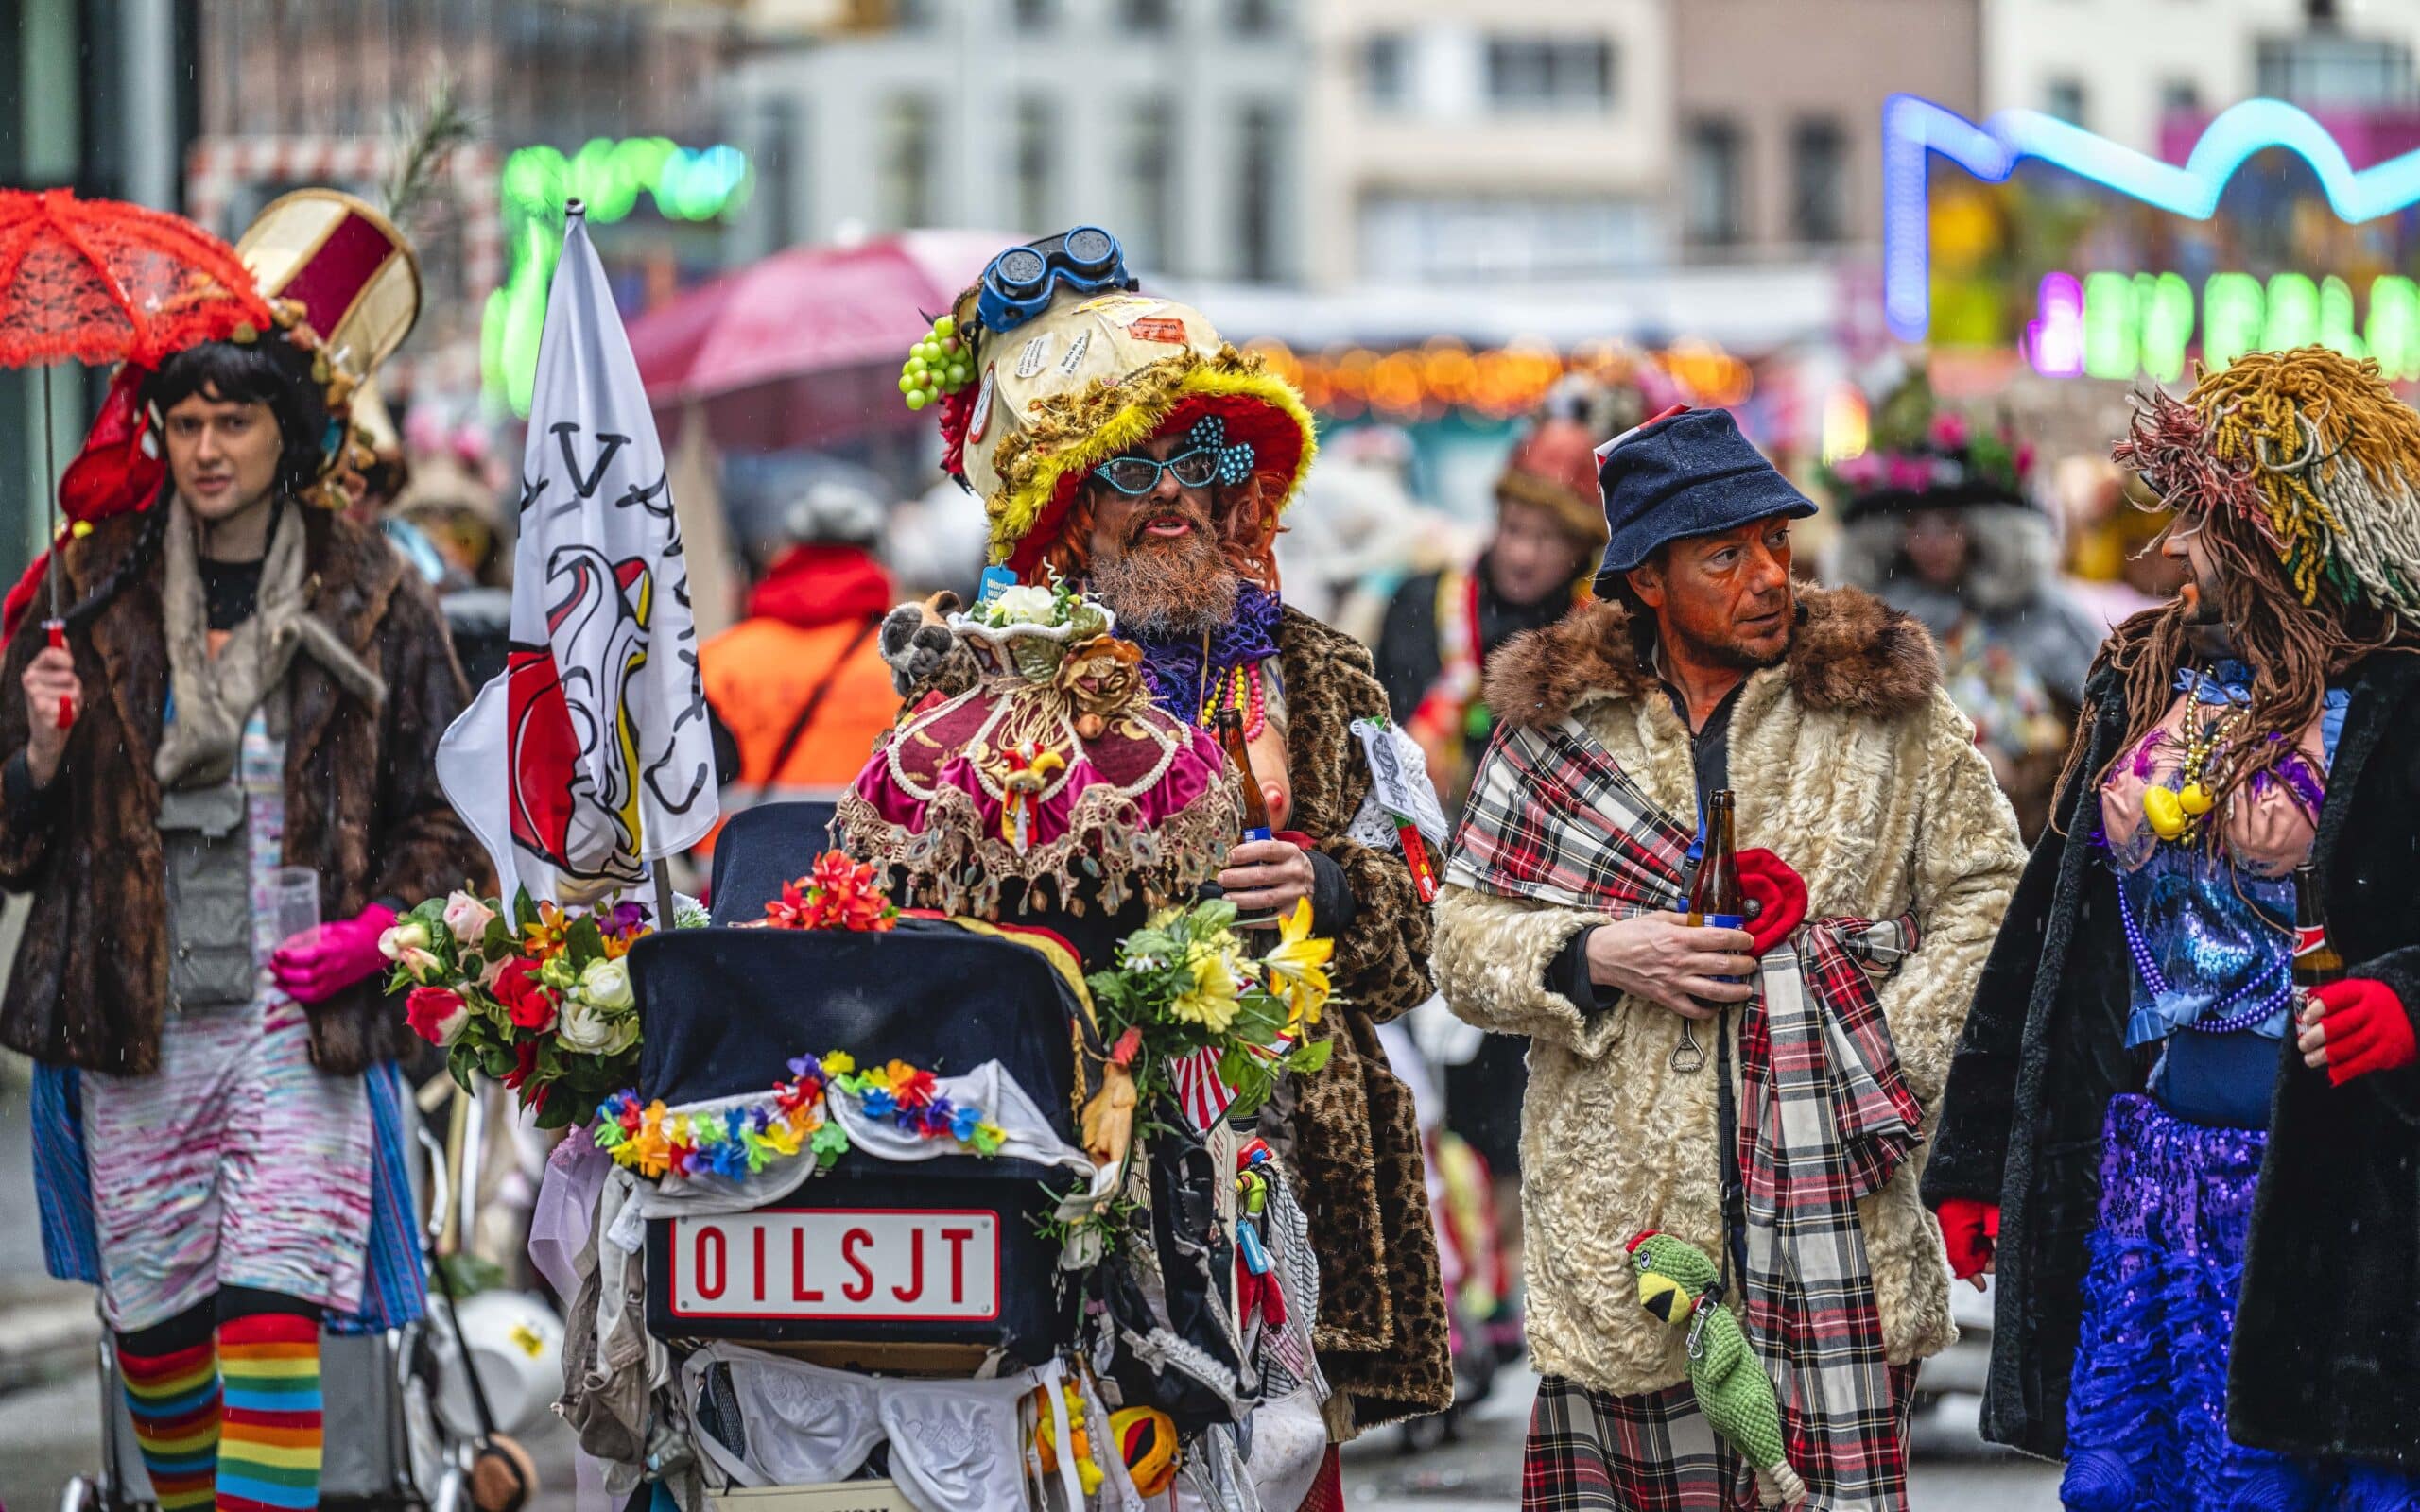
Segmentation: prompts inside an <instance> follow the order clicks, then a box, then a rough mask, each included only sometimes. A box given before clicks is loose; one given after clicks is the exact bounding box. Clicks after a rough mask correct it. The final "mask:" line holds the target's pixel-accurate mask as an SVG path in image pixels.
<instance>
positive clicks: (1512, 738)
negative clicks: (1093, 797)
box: [1446, 718, 1922, 1508]
mask: <svg viewBox="0 0 2420 1512" xmlns="http://www.w3.org/2000/svg"><path fill="white" fill-rule="evenodd" d="M1693 833H1694V832H1693V830H1692V828H1691V827H1689V826H1685V825H1683V824H1682V823H1680V822H1679V821H1678V820H1677V819H1675V818H1673V817H1672V816H1670V815H1668V814H1666V813H1665V812H1664V811H1663V810H1661V809H1660V808H1658V807H1657V806H1656V805H1655V803H1654V801H1653V800H1652V799H1649V798H1648V797H1647V795H1646V794H1645V793H1644V792H1643V791H1641V790H1640V788H1639V787H1638V785H1637V783H1636V782H1634V781H1633V780H1632V779H1631V777H1630V775H1629V774H1628V773H1627V772H1624V771H1623V770H1622V768H1621V765H1620V764H1619V763H1618V762H1616V760H1615V759H1614V756H1613V753H1612V752H1610V751H1608V750H1606V749H1605V748H1604V747H1602V746H1601V745H1599V744H1598V742H1597V741H1596V740H1595V739H1593V738H1592V737H1590V736H1589V735H1588V733H1587V732H1586V731H1585V730H1583V729H1582V728H1581V726H1580V725H1579V724H1578V723H1577V722H1575V721H1573V720H1570V719H1567V718H1566V719H1564V720H1563V721H1562V722H1560V723H1558V724H1555V725H1551V726H1547V727H1545V728H1542V729H1526V730H1511V729H1507V730H1501V731H1499V732H1498V734H1497V736H1496V739H1495V744H1494V745H1493V746H1492V747H1490V749H1489V751H1488V753H1487V757H1486V759H1485V760H1484V762H1483V763H1482V764H1481V765H1480V768H1479V772H1478V777H1477V779H1476V780H1475V782H1474V783H1473V785H1472V789H1471V795H1470V799H1469V801H1468V802H1467V803H1466V804H1465V805H1464V807H1463V810H1462V819H1461V826H1460V828H1459V829H1457V830H1456V832H1455V834H1454V845H1453V854H1452V857H1451V859H1450V860H1449V862H1448V864H1447V868H1446V877H1447V879H1448V880H1449V881H1451V882H1454V883H1456V884H1458V885H1461V886H1464V887H1469V888H1472V889H1474V890H1476V891H1479V892H1486V893H1493V894H1495V895H1497V896H1501V897H1511V898H1530V899H1536V900H1538V901H1541V902H1550V903H1555V904H1558V905H1560V906H1563V907H1568V908H1582V909H1587V910H1589V911H1591V912H1599V913H1607V914H1611V915H1613V916H1614V917H1616V918H1617V919H1626V918H1631V917H1634V916H1635V915H1638V914H1642V913H1648V912H1651V911H1653V910H1656V909H1663V908H1679V907H1684V906H1685V903H1684V902H1683V900H1684V899H1685V897H1686V894H1687V867H1688V860H1687V856H1688V849H1689V842H1690V839H1691V838H1692V835H1693ZM1915 948H1916V926H1915V920H1914V919H1912V918H1905V917H1903V918H1900V919H1892V920H1888V921H1884V922H1879V923H1876V922H1873V921H1869V920H1866V919H1817V920H1813V921H1810V922H1809V923H1808V924H1806V926H1805V927H1803V928H1802V929H1801V930H1800V931H1799V932H1798V934H1797V935H1796V936H1795V937H1794V938H1793V939H1792V940H1790V941H1789V942H1787V943H1785V944H1782V945H1779V946H1776V947H1774V949H1772V951H1771V952H1769V953H1767V954H1766V955H1765V956H1764V958H1763V959H1762V960H1761V961H1760V962H1759V963H1758V967H1757V973H1756V981H1755V984H1754V985H1755V996H1754V997H1753V998H1751V999H1750V1001H1749V1003H1748V1004H1747V1005H1746V1012H1745V1013H1744V1014H1743V1015H1742V1016H1741V1022H1740V1026H1739V1040H1738V1043H1739V1084H1740V1087H1739V1091H1740V1095H1739V1104H1740V1109H1741V1111H1740V1121H1741V1125H1742V1126H1741V1128H1740V1130H1739V1135H1740V1138H1739V1147H1738V1151H1737V1158H1738V1160H1739V1161H1740V1165H1741V1176H1742V1179H1743V1181H1744V1183H1745V1186H1746V1210H1747V1230H1748V1231H1747V1235H1746V1240H1747V1243H1746V1252H1747V1257H1748V1258H1747V1274H1746V1275H1745V1277H1743V1278H1742V1281H1743V1282H1744V1284H1742V1285H1741V1287H1740V1291H1741V1294H1742V1296H1741V1300H1742V1302H1743V1304H1744V1314H1745V1316H1744V1319H1743V1321H1744V1323H1745V1325H1746V1327H1747V1331H1748V1336H1749V1338H1750V1340H1751V1341H1752V1342H1753V1343H1754V1344H1755V1349H1756V1351H1757V1354H1758V1356H1759V1357H1760V1358H1761V1359H1762V1360H1763V1361H1764V1363H1765V1367H1766V1370H1767V1372H1768V1373H1769V1374H1771V1375H1772V1378H1773V1385H1774V1388H1775V1390H1776V1392H1777V1394H1778V1395H1779V1397H1780V1399H1781V1409H1782V1426H1783V1434H1784V1437H1785V1439H1786V1441H1787V1443H1788V1448H1789V1463H1790V1465H1791V1467H1792V1468H1793V1469H1796V1470H1797V1471H1798V1473H1799V1475H1800V1476H1801V1477H1802V1478H1803V1479H1804V1480H1805V1481H1806V1484H1807V1486H1808V1488H1809V1490H1810V1491H1811V1492H1812V1493H1813V1496H1812V1500H1811V1503H1810V1505H1813V1506H1815V1507H1819V1508H1832V1507H1858V1508H1863V1507H1875V1508H1898V1507H1902V1506H1904V1505H1905V1503H1906V1486H1907V1446H1906V1415H1905V1412H1904V1410H1903V1409H1904V1405H1905V1403H1904V1400H1902V1399H1903V1398H1904V1392H1903V1391H1894V1390H1893V1379H1892V1374H1891V1371H1890V1368H1889V1363H1888V1360H1887V1358H1886V1355H1885V1351H1884V1348H1883V1340H1882V1316H1881V1311H1880V1309H1879V1307H1878V1305H1877V1304H1876V1299H1875V1288H1874V1275H1873V1268H1872V1266H1871V1265H1870V1264H1869V1263H1868V1262H1867V1259H1866V1251H1865V1233H1864V1229H1863V1228H1862V1227H1861V1226H1860V1225H1859V1223H1858V1215H1857V1199H1858V1198H1859V1197H1862V1196H1866V1195H1868V1194H1872V1193H1874V1192H1876V1191H1877V1190H1878V1189H1879V1188H1880V1187H1881V1186H1882V1184H1883V1183H1884V1182H1885V1181H1887V1180H1889V1179H1890V1177H1891V1174H1892V1173H1893V1171H1895V1170H1896V1169H1898V1166H1899V1164H1900V1162H1901V1161H1902V1160H1906V1159H1907V1157H1908V1155H1909V1154H1910V1152H1911V1151H1912V1150H1913V1149H1914V1148H1915V1145H1916V1143H1917V1141H1918V1140H1919V1139H1920V1138H1921V1137H1922V1136H1921V1121H1922V1109H1921V1108H1919V1107H1918V1106H1917V1103H1916V1099H1915V1096H1914V1094H1913V1093H1911V1092H1910V1091H1909V1090H1908V1087H1907V1083H1906V1081H1905V1079H1904V1078H1903V1077H1902V1076H1901V1074H1900V1072H1899V1061H1898V1052H1897V1051H1896V1049H1895V1048H1894V1047H1893V1045H1892V1042H1891V1036H1890V1031H1889V1029H1888V1028H1887V1027H1886V1026H1885V1024H1884V1022H1883V1018H1882V1009H1881V1004H1880V1001H1879V998H1878V997H1877V994H1876V987H1877V984H1878V982H1879V980H1880V979H1881V978H1882V977H1884V976H1887V975H1888V974H1889V973H1890V972H1891V971H1893V970H1894V969H1895V968H1896V967H1897V965H1898V963H1899V962H1900V960H1901V959H1902V958H1904V957H1905V956H1906V955H1907V954H1910V953H1911V952H1912V951H1913V950H1914V949H1915ZM1685 1397H1686V1394H1685V1393H1682V1394H1681V1398H1682V1399H1683V1400H1681V1402H1680V1405H1679V1407H1678V1408H1677V1409H1675V1410H1679V1411H1685V1412H1694V1410H1695V1409H1694V1406H1693V1405H1691V1404H1689V1403H1688V1402H1687V1401H1686V1400H1685ZM1657 1400H1660V1398H1659V1399H1657Z"/></svg>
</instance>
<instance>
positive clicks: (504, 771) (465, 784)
mask: <svg viewBox="0 0 2420 1512" xmlns="http://www.w3.org/2000/svg"><path fill="white" fill-rule="evenodd" d="M437 776H438V781H439V782H441V784H442V785H443V786H444V789H445V796H446V797H447V799H450V800H452V802H453V804H454V806H455V808H456V809H457V810H458V811H459V812H460V813H461V815H462V818H463V821H464V822H465V823H467V824H468V825H469V826H470V827H471V829H472V831H473V832H474V833H476V834H477V835H478V837H479V840H480V842H481V843H482V844H484V845H485V846H486V847H487V849H488V854H489V855H490V856H491V857H493V860H494V862H495V868H496V879H497V882H498V884H499V885H500V886H501V887H502V889H503V895H504V898H505V900H506V901H507V902H510V900H511V898H512V895H513V891H514V889H515V888H516V887H527V889H528V891H529V895H530V896H531V897H532V898H549V899H556V900H558V901H564V900H571V901H581V902H586V901H593V900H595V899H596V898H598V897H599V896H602V895H605V894H609V893H613V892H617V891H619V890H621V889H623V888H625V887H630V886H633V885H637V884H638V883H639V882H640V881H642V880H643V879H644V878H645V877H646V874H647V867H646V864H647V863H648V862H649V861H651V860H655V859H657V858H658V857H662V856H666V855H670V854H672V853H673V852H675V851H681V850H683V849H685V848H686V847H688V846H690V845H693V844H695V843H696V842H697V841H699V840H700V839H702V838H703V837H704V836H705V833H706V832H707V831H708V830H710V829H712V828H713V827H714V822H715V816H716V814H717V800H716V796H715V781H714V750H713V741H712V738H711V736H710V735H709V734H708V729H707V718H706V696H705V688H704V684H703V683H702V682H701V681H700V679H699V676H698V630H697V626H696V625H695V624H694V623H693V622H692V621H691V619H690V617H689V574H688V568H687V566H686V564H685V562H684V560H683V555H682V548H681V524H680V521H679V519H678V518H677V517H676V516H675V515H674V513H673V509H672V492H671V489H670V488H669V486H668V485H667V483H666V476H665V467H664V448H663V446H662V444H661V443H660V442H659V441H658V440H657V439H656V434H655V419H654V416H653V415H652V414H651V413H650V412H649V410H648V403H647V393H646V390H645V389H644V388H642V387H640V384H639V369H638V364H637V363H636V362H635V361H633V360H632V358H631V342H630V337H629V335H627V334H626V333H625V332H624V331H623V329H622V318H621V315H620V314H619V312H617V311H616V310H615V309H614V295H613V291H612V289H610V288H609V287H607V285H606V283H605V269H604V266H603V265H601V264H600V263H598V261H597V259H596V249H595V248H594V247H592V246H590V245H589V241H588V226H587V222H586V221H585V220H584V219H582V218H581V217H580V216H579V215H577V214H575V215H573V216H572V217H571V223H570V225H569V226H568V227H567V228H565V230H564V232H563V253H562V261H561V263H559V264H558V265H557V266H556V269H555V280H554V287H553V289H552V291H551V292H550V293H549V294H548V296H547V299H546V324H545V330H544V335H542V336H541V337H540V339H539V343H538V377H537V387H536V391H535V394H534V396H533V398H532V400H531V404H530V410H529V438H528V442H527V446H526V447H525V449H524V450H523V452H522V456H521V539H520V542H519V544H518V545H517V546H516V547H515V549H514V553H513V577H512V636H511V644H510V658H509V661H508V662H507V665H506V669H505V671H504V673H503V674H502V675H501V676H499V677H497V678H496V679H494V680H493V681H492V682H490V683H489V684H488V685H487V686H486V687H485V688H482V689H481V690H480V691H479V696H478V697H477V698H475V700H473V702H472V704H471V707H470V708H469V709H467V710H465V711H463V713H462V716H461V717H460V718H459V719H457V720H456V721H455V722H454V724H453V727H452V728H451V729H449V730H446V732H445V738H444V740H443V742H442V743H441V745H440V746H439V747H438V753H437Z"/></svg>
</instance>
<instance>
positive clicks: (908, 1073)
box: [890, 1060, 933, 1109]
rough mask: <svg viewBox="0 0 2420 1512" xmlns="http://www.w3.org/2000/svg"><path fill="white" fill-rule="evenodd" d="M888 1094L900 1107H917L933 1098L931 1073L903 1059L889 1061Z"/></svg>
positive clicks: (922, 1105)
mask: <svg viewBox="0 0 2420 1512" xmlns="http://www.w3.org/2000/svg"><path fill="white" fill-rule="evenodd" d="M890 1095H891V1097H892V1099H893V1100H894V1101H896V1102H897V1103H898V1104H899V1106H900V1107H902V1108H911V1109H912V1108H922V1107H924V1106H925V1104H926V1103H929V1102H931V1101H932V1100H933V1074H932V1073H931V1072H929V1071H925V1070H923V1069H921V1068H918V1067H911V1066H909V1065H908V1064H907V1063H906V1062H904V1061H897V1060H894V1061H892V1062H891V1063H890Z"/></svg>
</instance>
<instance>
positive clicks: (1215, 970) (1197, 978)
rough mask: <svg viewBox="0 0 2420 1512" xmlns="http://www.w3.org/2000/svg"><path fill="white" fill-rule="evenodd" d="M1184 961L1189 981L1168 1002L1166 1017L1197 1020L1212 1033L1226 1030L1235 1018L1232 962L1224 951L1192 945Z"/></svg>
mask: <svg viewBox="0 0 2420 1512" xmlns="http://www.w3.org/2000/svg"><path fill="white" fill-rule="evenodd" d="M1185 965H1186V967H1187V968H1188V969H1189V970H1190V971H1192V973H1193V985H1192V986H1190V987H1188V988H1185V989H1184V991H1182V992H1179V993H1178V994H1177V995H1176V1001H1175V1002H1173V1003H1171V1004H1169V1005H1168V1015H1169V1017H1171V1018H1174V1019H1177V1020H1179V1021H1181V1022H1185V1023H1198V1024H1200V1025H1201V1027H1203V1028H1205V1029H1207V1030H1209V1031H1210V1032H1211V1033H1212V1034H1224V1033H1226V1032H1227V1025H1229V1024H1231V1023H1233V1022H1236V971H1235V963H1234V962H1233V961H1231V960H1230V959H1229V958H1228V957H1227V955H1226V954H1225V953H1224V952H1221V951H1215V950H1212V949H1210V948H1209V947H1208V946H1206V945H1196V946H1194V947H1193V950H1192V952H1191V954H1189V955H1188V956H1187V957H1186V959H1185Z"/></svg>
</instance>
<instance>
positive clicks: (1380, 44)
mask: <svg viewBox="0 0 2420 1512" xmlns="http://www.w3.org/2000/svg"><path fill="white" fill-rule="evenodd" d="M1361 93H1362V94H1364V95H1365V96H1367V97H1368V99H1369V101H1370V103H1371V105H1373V106H1374V107H1375V108H1377V109H1379V110H1385V111H1399V110H1402V109H1403V108H1404V107H1406V106H1408V105H1409V104H1410V103H1411V39H1410V38H1409V37H1407V36H1405V35H1404V34H1403V33H1402V32H1400V31H1376V32H1372V33H1371V34H1370V36H1369V38H1368V40H1366V41H1365V42H1363V43H1361Z"/></svg>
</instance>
